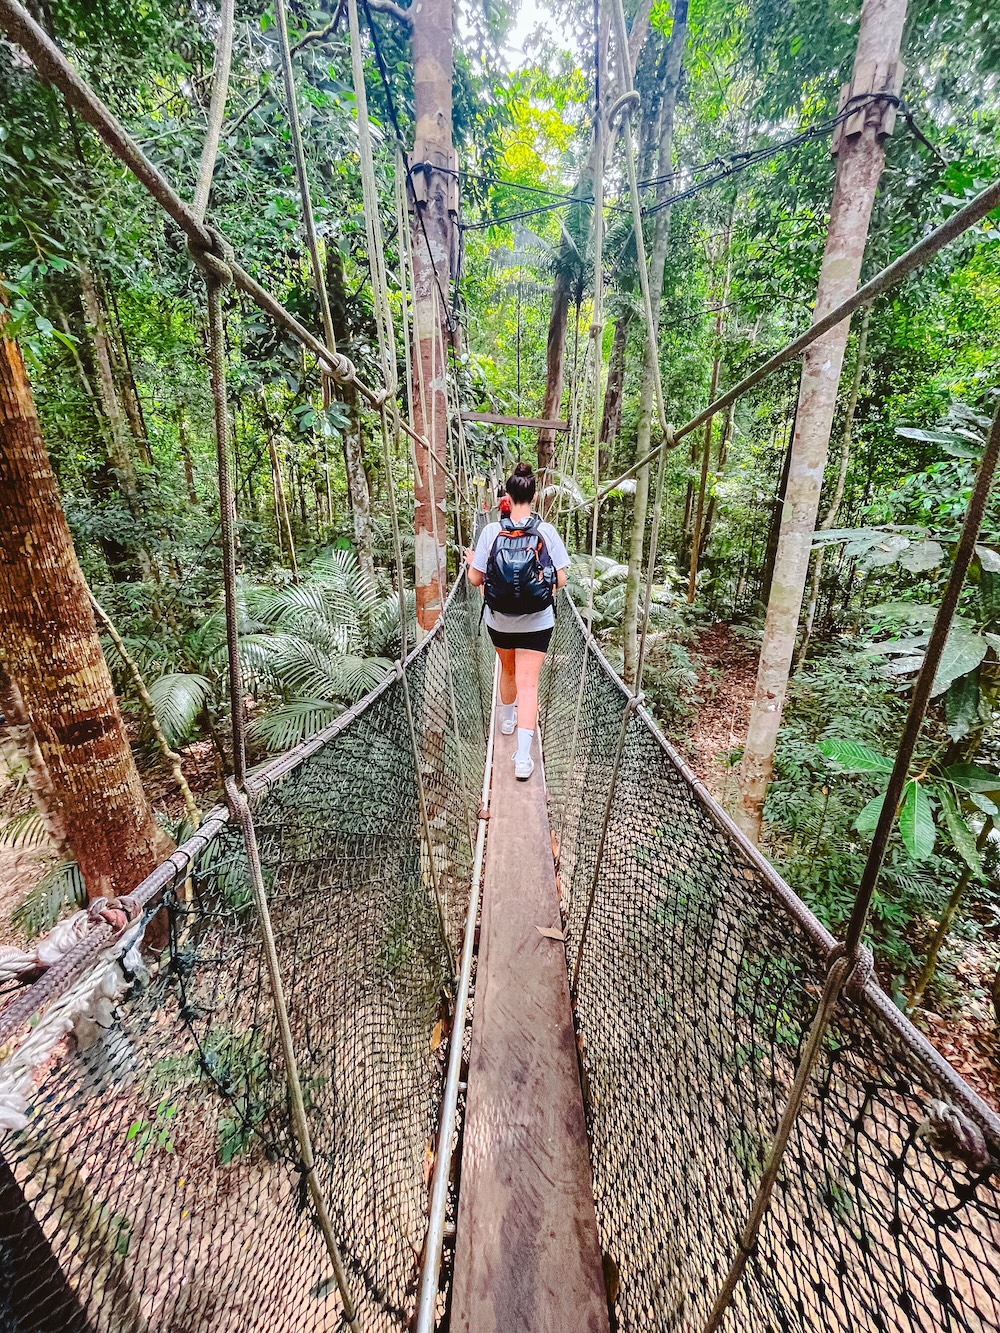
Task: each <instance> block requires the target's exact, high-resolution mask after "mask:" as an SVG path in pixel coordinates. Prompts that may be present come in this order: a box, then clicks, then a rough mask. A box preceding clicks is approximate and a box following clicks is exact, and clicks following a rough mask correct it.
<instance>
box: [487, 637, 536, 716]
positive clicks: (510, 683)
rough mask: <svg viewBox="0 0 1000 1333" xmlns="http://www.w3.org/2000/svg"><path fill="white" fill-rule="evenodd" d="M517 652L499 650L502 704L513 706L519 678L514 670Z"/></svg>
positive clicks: (509, 649) (513, 649)
mask: <svg viewBox="0 0 1000 1333" xmlns="http://www.w3.org/2000/svg"><path fill="white" fill-rule="evenodd" d="M516 652H517V649H516V648H498V649H497V657H499V659H500V702H501V703H502V704H512V703H513V702H514V700H515V699H516V698H517V677H516V675H515V670H514V657H515V654H516ZM536 656H537V654H536ZM536 698H537V692H536ZM532 725H534V724H532Z"/></svg>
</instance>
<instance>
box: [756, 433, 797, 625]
mask: <svg viewBox="0 0 1000 1333" xmlns="http://www.w3.org/2000/svg"><path fill="white" fill-rule="evenodd" d="M794 436H795V422H794V420H793V422H792V431H791V435H790V436H789V439H788V443H787V444H786V445H785V452H784V455H783V457H782V460H781V475H780V477H779V478H778V489H777V490H776V491H775V493H774V499H773V500H772V501H771V521H770V523H769V524H768V527H767V544H766V545H765V547H764V567H763V570H762V571H761V576H760V593H759V596H758V600H759V601H760V602H761V604H762V605H763V606H767V604H768V601H769V600H770V597H771V584H772V583H773V582H774V562H775V560H777V558H778V538H779V536H780V535H781V516H782V514H783V513H784V511H785V493H786V492H787V490H788V473H789V471H790V470H791V466H792V439H793V438H794Z"/></svg>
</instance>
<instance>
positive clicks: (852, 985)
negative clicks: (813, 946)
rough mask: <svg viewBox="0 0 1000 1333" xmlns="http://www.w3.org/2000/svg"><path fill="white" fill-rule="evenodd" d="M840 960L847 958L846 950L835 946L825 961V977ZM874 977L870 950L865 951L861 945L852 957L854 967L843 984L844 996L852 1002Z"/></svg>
mask: <svg viewBox="0 0 1000 1333" xmlns="http://www.w3.org/2000/svg"><path fill="white" fill-rule="evenodd" d="M842 958H847V949H846V947H845V946H844V945H843V944H835V945H834V946H833V948H832V949H831V950H830V953H829V956H828V957H827V960H826V970H827V975H829V973H830V972H832V970H833V968H834V965H835V964H836V963H839V962H840V960H841V959H842ZM874 975H875V958H874V955H873V954H872V951H871V949H866V948H865V946H864V945H863V944H859V945H858V949H857V953H856V954H855V955H854V966H853V967H852V968H851V970H850V972H849V973H848V974H847V979H846V980H845V982H844V986H843V990H844V994H845V995H848V996H849V997H850V998H851V999H852V1000H857V999H859V998H860V996H861V992H862V991H863V990H864V988H865V987H866V986H867V985H868V983H869V981H871V979H872V977H874Z"/></svg>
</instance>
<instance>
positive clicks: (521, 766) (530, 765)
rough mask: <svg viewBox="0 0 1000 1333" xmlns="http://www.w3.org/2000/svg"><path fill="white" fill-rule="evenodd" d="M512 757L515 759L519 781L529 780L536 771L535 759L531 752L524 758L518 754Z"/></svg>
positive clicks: (516, 775)
mask: <svg viewBox="0 0 1000 1333" xmlns="http://www.w3.org/2000/svg"><path fill="white" fill-rule="evenodd" d="M512 758H513V760H514V776H515V777H516V778H517V780H518V782H527V781H528V779H529V778H530V777H531V775H532V773H534V771H535V761H534V759H532V757H531V755H530V754H529V755H526V756H525V758H524V759H521V758H519V757H518V755H517V754H514V755H513V756H512Z"/></svg>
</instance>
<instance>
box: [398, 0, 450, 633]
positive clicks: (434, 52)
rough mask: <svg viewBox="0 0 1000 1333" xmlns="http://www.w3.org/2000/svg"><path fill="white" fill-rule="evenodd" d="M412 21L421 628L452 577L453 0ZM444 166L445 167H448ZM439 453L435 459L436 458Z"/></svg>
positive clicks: (414, 13)
mask: <svg viewBox="0 0 1000 1333" xmlns="http://www.w3.org/2000/svg"><path fill="white" fill-rule="evenodd" d="M409 14H410V18H411V21H412V25H413V28H412V32H413V39H412V55H413V103H414V115H415V120H416V126H415V132H414V144H413V164H414V168H415V170H414V173H413V174H412V175H411V178H410V187H411V193H410V204H411V208H412V213H411V219H410V251H411V254H412V256H413V358H412V362H413V394H412V401H413V423H414V427H415V429H416V431H417V433H418V434H419V435H420V436H421V437H422V438H423V440H424V441H426V443H425V444H416V445H415V447H414V456H415V463H416V469H415V477H414V486H413V504H414V509H413V529H414V531H413V536H414V559H415V564H416V574H415V579H414V583H415V592H416V604H417V625H418V628H419V630H421V631H425V632H426V631H427V630H430V629H432V628H433V626H434V624H435V622H436V621H437V618H438V616H439V615H440V614H441V610H442V608H443V606H444V595H445V593H444V590H445V585H446V583H447V578H448V564H447V558H448V551H447V546H446V545H445V538H446V533H447V522H448V519H447V488H446V474H445V470H444V468H445V462H446V458H447V453H448V398H447V382H446V376H447V359H446V343H447V337H448V332H447V328H446V324H445V305H446V302H447V299H448V290H449V283H450V280H451V272H452V262H451V261H452V246H453V241H454V222H453V216H454V212H455V204H456V202H457V200H456V183H455V180H454V177H452V176H450V175H446V174H445V172H446V171H451V170H452V169H453V168H454V165H455V162H454V153H453V151H452V144H451V117H452V106H451V83H452V68H453V52H452V22H453V18H452V5H451V0H423V3H421V4H419V5H413V6H412V8H411V9H410V11H409ZM442 168H444V169H445V170H444V171H443V170H442ZM432 458H433V460H436V461H432Z"/></svg>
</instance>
